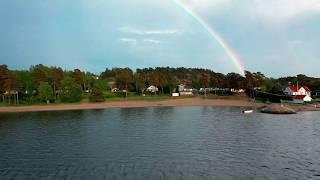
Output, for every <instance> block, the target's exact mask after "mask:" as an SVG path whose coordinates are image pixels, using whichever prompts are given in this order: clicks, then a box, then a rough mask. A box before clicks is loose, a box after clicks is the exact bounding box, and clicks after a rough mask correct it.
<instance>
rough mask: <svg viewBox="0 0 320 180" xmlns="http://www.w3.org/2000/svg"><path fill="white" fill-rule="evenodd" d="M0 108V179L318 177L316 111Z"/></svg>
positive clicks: (318, 117) (319, 146)
mask: <svg viewBox="0 0 320 180" xmlns="http://www.w3.org/2000/svg"><path fill="white" fill-rule="evenodd" d="M240 111H241V109H240V108H217V107H174V108H172V107H170V108H136V109H109V110H88V111H70V112H42V113H21V114H5V115H4V114H0V179H28V178H29V179H34V178H45V179H138V180H140V179H192V180H201V179H320V113H318V112H303V113H299V114H297V115H289V116H286V115H285V116H276V115H268V114H260V113H255V114H252V115H243V114H241V113H240Z"/></svg>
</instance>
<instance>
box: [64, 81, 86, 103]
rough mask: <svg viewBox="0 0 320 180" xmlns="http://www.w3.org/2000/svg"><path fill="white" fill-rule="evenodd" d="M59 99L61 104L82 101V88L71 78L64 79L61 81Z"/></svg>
mask: <svg viewBox="0 0 320 180" xmlns="http://www.w3.org/2000/svg"><path fill="white" fill-rule="evenodd" d="M61 87H62V88H61V93H60V99H61V101H62V102H80V101H81V99H82V88H81V86H80V85H78V84H77V83H76V82H75V81H74V79H73V78H71V77H65V78H64V79H63V80H62V81H61Z"/></svg>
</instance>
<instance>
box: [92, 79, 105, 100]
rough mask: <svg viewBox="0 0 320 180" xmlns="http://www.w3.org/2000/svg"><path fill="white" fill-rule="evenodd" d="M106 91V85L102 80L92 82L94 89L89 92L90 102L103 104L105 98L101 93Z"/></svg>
mask: <svg viewBox="0 0 320 180" xmlns="http://www.w3.org/2000/svg"><path fill="white" fill-rule="evenodd" d="M106 89H107V84H106V82H105V81H104V80H100V79H97V80H95V82H94V87H93V89H92V91H91V92H90V96H89V100H90V102H104V101H105V97H104V94H103V91H105V90H106Z"/></svg>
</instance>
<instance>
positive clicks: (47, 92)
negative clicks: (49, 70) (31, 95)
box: [38, 82, 53, 104]
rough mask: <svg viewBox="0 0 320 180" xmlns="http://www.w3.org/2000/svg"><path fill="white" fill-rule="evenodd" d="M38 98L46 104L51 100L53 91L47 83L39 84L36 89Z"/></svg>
mask: <svg viewBox="0 0 320 180" xmlns="http://www.w3.org/2000/svg"><path fill="white" fill-rule="evenodd" d="M38 97H39V99H40V100H41V101H44V102H47V103H48V104H49V101H50V100H51V99H52V98H53V89H52V88H51V86H50V85H49V83H47V82H40V85H39V87H38Z"/></svg>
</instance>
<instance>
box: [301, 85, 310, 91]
mask: <svg viewBox="0 0 320 180" xmlns="http://www.w3.org/2000/svg"><path fill="white" fill-rule="evenodd" d="M302 87H303V88H304V89H305V90H306V91H309V92H310V89H309V87H308V86H302Z"/></svg>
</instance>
